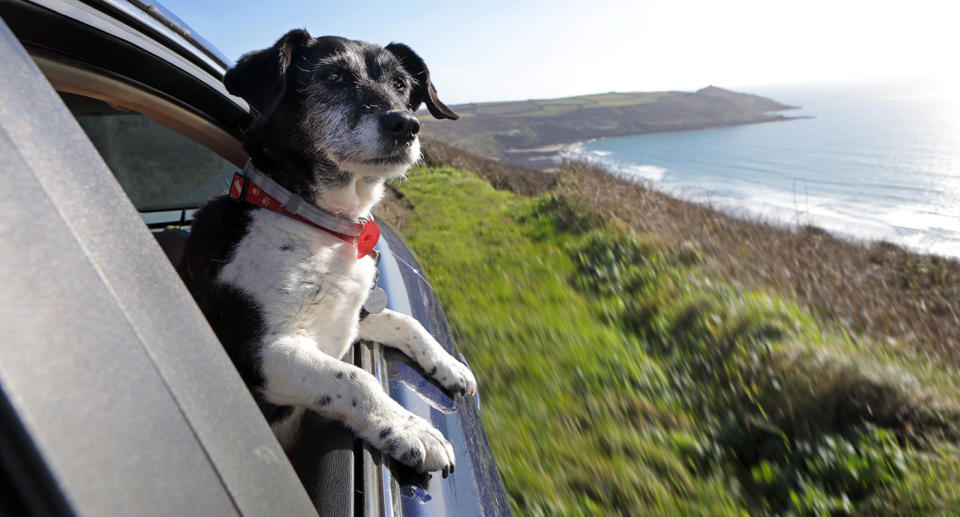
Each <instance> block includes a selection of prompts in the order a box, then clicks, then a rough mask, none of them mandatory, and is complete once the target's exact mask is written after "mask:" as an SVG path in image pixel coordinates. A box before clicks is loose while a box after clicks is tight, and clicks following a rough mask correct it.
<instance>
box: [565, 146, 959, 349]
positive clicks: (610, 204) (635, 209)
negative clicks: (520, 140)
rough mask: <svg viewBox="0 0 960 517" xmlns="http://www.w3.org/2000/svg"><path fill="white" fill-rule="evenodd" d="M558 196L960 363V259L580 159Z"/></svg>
mask: <svg viewBox="0 0 960 517" xmlns="http://www.w3.org/2000/svg"><path fill="white" fill-rule="evenodd" d="M561 177H562V181H561V184H560V186H559V187H558V190H559V191H560V192H563V193H568V194H569V195H571V196H572V199H575V200H579V202H580V203H583V204H584V205H585V206H589V207H592V209H594V210H602V211H604V212H606V213H608V214H609V215H614V216H616V217H617V218H619V219H621V220H623V221H624V222H625V223H627V224H628V225H630V226H631V227H633V228H634V229H635V230H637V231H639V232H642V233H647V234H650V235H654V236H657V238H659V239H661V240H662V241H663V243H664V244H665V245H667V246H669V247H671V248H674V249H681V248H683V249H685V250H687V251H688V252H691V253H698V254H700V255H701V256H702V259H703V269H704V271H705V272H706V273H707V274H708V275H710V276H713V277H716V278H723V279H725V280H726V281H727V282H737V283H741V284H743V285H745V286H747V287H767V288H772V289H774V290H776V291H778V292H781V293H783V294H787V295H788V296H790V297H795V298H796V299H797V300H798V301H800V302H801V303H802V304H805V305H807V306H809V307H810V308H812V309H814V310H815V311H816V313H817V314H819V315H821V316H825V317H827V318H830V319H831V320H834V321H836V322H838V323H840V324H841V325H843V326H844V327H846V328H848V329H849V330H850V331H851V334H855V333H861V332H862V333H866V334H868V335H871V336H874V337H876V338H880V339H886V338H894V339H897V340H902V341H905V342H907V343H911V344H914V345H916V346H918V347H920V348H921V349H923V350H925V351H928V352H930V353H933V354H936V355H937V356H939V357H941V358H942V359H944V360H948V361H951V362H952V363H953V364H955V365H958V366H960V262H958V261H956V260H951V259H945V258H942V257H938V256H935V255H923V254H918V253H912V252H909V251H906V250H904V249H902V248H899V247H897V246H894V245H892V244H889V243H883V242H879V243H873V244H858V243H852V242H848V241H844V240H841V239H838V238H836V237H833V236H831V235H829V234H828V233H826V232H824V231H823V230H820V229H819V228H814V227H810V226H805V227H801V228H798V229H789V228H783V227H778V226H773V225H769V224H763V223H760V222H751V221H744V220H741V219H737V218H734V217H730V216H728V215H725V214H722V213H720V212H718V211H716V210H713V209H711V208H709V207H704V206H700V205H695V204H692V203H688V202H684V201H680V200H677V199H674V198H671V197H669V196H666V195H663V194H660V193H658V192H655V191H653V190H651V189H650V188H649V187H647V186H643V185H637V184H634V183H631V182H628V181H625V180H622V179H619V178H615V177H613V176H610V175H609V174H607V173H605V172H604V171H602V170H600V169H597V168H595V167H591V166H587V165H583V164H577V163H571V164H567V165H566V166H565V167H564V168H563V169H562V171H561Z"/></svg>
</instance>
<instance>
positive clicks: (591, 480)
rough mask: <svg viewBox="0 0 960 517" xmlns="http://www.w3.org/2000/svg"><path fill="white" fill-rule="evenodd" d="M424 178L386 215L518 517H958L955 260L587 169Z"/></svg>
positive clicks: (436, 164)
mask: <svg viewBox="0 0 960 517" xmlns="http://www.w3.org/2000/svg"><path fill="white" fill-rule="evenodd" d="M426 162H427V166H425V167H420V168H417V169H415V170H414V171H413V172H412V173H411V174H412V176H413V178H412V181H410V182H409V183H406V182H404V183H400V184H397V185H396V186H395V188H393V189H392V190H391V192H392V193H393V194H394V195H393V196H391V199H388V203H386V204H385V205H384V210H382V211H381V212H380V213H379V214H378V215H379V216H380V217H382V218H383V219H385V220H387V221H390V222H393V223H395V224H396V223H399V229H400V230H401V231H402V232H403V234H404V235H405V237H406V238H407V239H408V242H409V243H410V245H411V246H412V247H413V249H414V250H415V251H416V253H417V255H418V256H419V260H420V261H421V264H422V266H423V269H424V270H425V271H426V272H427V274H428V275H429V276H430V278H431V280H432V282H433V286H434V288H435V289H436V292H437V294H438V296H439V297H440V300H441V302H442V303H443V305H444V310H445V313H446V315H447V319H448V322H449V324H450V327H451V330H452V331H453V334H454V338H455V340H456V342H457V344H458V347H459V349H460V350H461V351H462V352H463V353H464V354H465V356H466V357H467V358H468V360H469V361H470V365H471V367H472V368H473V370H474V371H475V373H476V374H477V378H478V379H479V380H480V384H481V393H482V398H483V400H484V413H483V419H484V426H485V428H486V430H487V432H488V433H489V434H488V436H489V437H490V440H491V446H492V449H493V452H494V456H495V457H496V458H497V463H498V466H499V469H500V472H501V475H502V477H503V480H504V483H505V486H506V488H507V491H508V495H509V497H510V500H511V505H512V507H513V509H514V512H515V513H516V514H518V515H612V514H621V515H641V514H650V515H747V514H750V515H817V516H820V515H864V514H870V515H944V514H948V513H950V512H951V511H952V510H953V509H955V508H957V507H958V505H960V495H957V494H958V492H957V487H958V486H960V377H958V375H957V374H958V371H960V370H958V368H957V366H958V361H960V353H958V352H957V350H958V349H957V337H958V324H957V314H958V312H960V310H958V309H960V308H958V296H957V295H958V293H957V289H958V285H957V284H958V282H960V264H958V262H957V261H952V260H946V259H942V258H938V257H933V256H926V255H918V254H913V253H909V252H906V251H904V250H902V249H899V248H897V247H895V246H892V245H889V244H875V245H869V246H864V245H858V244H854V243H849V242H844V241H841V240H838V239H836V238H833V237H831V236H830V235H828V234H826V233H825V232H823V231H821V230H817V229H815V228H809V227H806V228H799V229H796V230H791V229H788V228H782V227H775V226H770V225H766V224H762V223H759V222H749V221H744V220H740V219H736V218H733V217H730V216H727V215H724V214H722V213H719V212H717V211H715V210H711V209H710V208H707V207H702V206H698V205H694V204H691V203H686V202H683V201H680V200H677V199H673V198H670V197H668V196H665V195H662V194H659V193H657V192H655V191H652V190H651V189H649V188H647V187H645V186H642V185H636V184H633V183H630V182H626V181H623V180H619V179H617V178H614V177H611V176H609V175H608V174H606V173H605V172H603V171H601V170H598V169H595V168H591V167H589V166H585V165H582V164H575V163H572V164H566V165H565V166H564V167H562V168H561V170H560V172H559V173H557V174H546V173H541V172H538V171H533V170H528V169H523V168H520V167H510V166H505V165H503V164H501V163H498V162H495V161H491V160H486V159H483V158H478V157H475V156H471V155H469V154H467V153H463V152H461V151H458V150H456V149H452V148H450V147H447V146H443V145H438V144H434V143H428V144H427V146H426ZM451 166H452V167H451ZM471 171H475V172H476V173H477V174H474V172H471ZM478 176H479V177H478ZM491 184H492V185H496V187H497V188H498V189H500V190H499V191H497V190H494V189H493V188H491ZM507 191H512V192H507ZM478 307H482V308H483V310H477V308H478ZM918 351H919V353H918ZM940 357H944V358H948V359H949V361H942V360H940Z"/></svg>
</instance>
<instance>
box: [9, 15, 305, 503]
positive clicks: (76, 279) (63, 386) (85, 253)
mask: <svg viewBox="0 0 960 517" xmlns="http://www.w3.org/2000/svg"><path fill="white" fill-rule="evenodd" d="M0 62H2V63H3V65H4V68H3V74H0V156H3V157H4V158H3V160H0V191H2V192H3V193H4V195H3V196H2V198H0V210H2V213H3V214H4V217H3V218H0V257H2V259H0V263H2V264H3V267H2V269H0V282H2V285H3V286H4V288H3V289H0V293H2V294H0V333H2V335H3V336H4V337H3V338H2V339H0V389H2V397H0V401H2V403H0V417H2V421H0V425H2V437H3V440H2V444H0V467H2V470H3V481H5V482H7V483H10V485H5V486H8V487H9V486H12V487H15V489H14V490H9V489H7V490H5V491H4V493H3V498H2V499H3V506H2V507H3V508H4V511H7V512H9V513H12V514H20V511H23V512H24V514H40V515H42V514H56V515H69V514H82V515H233V514H245V515H276V514H277V513H282V514H286V515H313V514H315V510H314V509H313V507H312V505H311V503H310V500H309V499H308V498H307V496H306V494H305V493H304V491H303V489H302V487H301V485H300V484H299V482H298V480H297V477H296V475H295V473H294V472H293V470H292V469H291V467H290V464H289V462H287V461H286V459H285V458H284V457H283V452H282V450H280V448H279V446H278V445H277V443H276V440H275V439H274V438H273V436H272V433H271V432H270V430H269V428H268V427H267V425H266V424H265V422H263V419H262V418H260V415H259V414H258V409H257V407H256V405H255V403H254V402H253V400H252V398H251V397H250V396H249V393H247V391H246V389H245V388H244V386H243V384H242V381H241V380H240V378H239V376H238V375H237V373H236V371H235V370H234V369H233V367H232V365H231V364H230V362H229V359H228V358H227V357H226V354H225V353H224V352H223V350H222V348H221V347H220V345H219V343H218V342H217V340H216V337H215V336H214V335H213V333H212V332H211V331H210V329H209V327H208V326H207V324H206V322H205V321H204V319H203V316H202V315H201V314H200V312H199V310H197V308H196V306H195V305H194V304H193V303H192V300H191V299H190V297H189V294H188V293H187V291H186V289H185V288H184V287H183V285H182V283H181V282H180V281H179V278H178V277H177V276H176V273H175V272H174V270H173V268H172V267H171V266H170V264H169V262H168V261H167V259H166V257H164V255H163V253H162V252H161V251H160V249H159V248H158V247H157V246H156V245H155V244H154V242H153V237H152V236H151V235H150V233H149V231H148V230H147V228H146V226H145V225H144V224H143V221H142V219H141V218H140V217H139V215H138V213H137V212H136V210H135V209H134V207H133V206H132V205H131V203H130V201H129V200H128V199H127V197H126V196H125V195H124V193H123V190H122V189H121V188H120V186H119V185H118V184H117V182H116V180H115V179H114V176H113V175H112V174H111V173H110V171H109V170H108V169H107V167H106V166H105V164H104V162H103V161H102V159H101V158H100V156H99V155H98V154H97V152H96V151H95V150H94V148H93V147H92V146H91V144H90V142H89V140H87V138H86V137H85V136H84V134H83V132H82V131H81V129H80V127H79V126H78V124H77V122H76V121H75V120H74V118H73V116H72V115H71V114H70V113H69V112H68V111H67V110H66V108H65V107H64V105H63V103H62V101H61V99H60V97H59V96H58V95H57V93H56V92H55V91H54V90H53V89H52V88H51V87H50V85H49V83H48V82H47V80H46V79H45V78H44V76H43V75H42V74H41V73H40V71H39V70H38V68H37V67H36V65H35V64H34V62H33V60H32V59H31V58H30V57H29V56H28V55H27V53H26V52H25V51H24V49H23V48H22V46H21V45H20V44H19V43H18V41H17V38H16V37H14V35H13V34H12V33H11V32H10V31H9V29H8V28H7V26H6V25H5V24H3V23H0Z"/></svg>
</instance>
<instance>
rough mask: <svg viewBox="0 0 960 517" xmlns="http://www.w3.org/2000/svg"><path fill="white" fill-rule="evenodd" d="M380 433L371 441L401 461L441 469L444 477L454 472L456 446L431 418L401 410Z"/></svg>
mask: <svg viewBox="0 0 960 517" xmlns="http://www.w3.org/2000/svg"><path fill="white" fill-rule="evenodd" d="M376 433H377V434H376V436H375V437H374V438H372V439H370V442H371V443H373V444H374V446H376V447H377V448H378V449H380V450H381V451H383V452H384V453H386V454H388V455H389V456H390V457H392V458H393V459H395V460H397V461H399V462H400V463H403V464H405V465H409V466H411V467H413V468H415V469H417V470H418V471H420V472H427V471H432V470H439V471H441V472H442V473H443V477H447V474H448V473H450V472H453V468H454V466H455V464H456V462H455V460H454V456H453V447H452V446H451V445H450V442H448V441H447V439H446V438H444V437H443V435H442V434H441V433H440V431H438V430H437V429H436V428H435V427H433V426H432V425H430V422H427V421H426V420H424V419H422V418H420V417H418V416H416V415H413V414H410V413H406V414H400V415H397V418H394V419H392V421H391V422H390V423H387V424H385V425H384V426H383V427H382V428H380V429H379V430H377V431H376Z"/></svg>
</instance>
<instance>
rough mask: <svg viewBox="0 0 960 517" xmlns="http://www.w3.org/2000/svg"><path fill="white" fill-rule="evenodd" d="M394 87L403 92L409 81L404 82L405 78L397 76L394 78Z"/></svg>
mask: <svg viewBox="0 0 960 517" xmlns="http://www.w3.org/2000/svg"><path fill="white" fill-rule="evenodd" d="M393 87H394V88H396V89H397V90H398V91H401V92H402V91H403V90H404V89H405V88H406V87H407V83H405V82H403V79H400V78H399V77H397V78H396V79H394V80H393Z"/></svg>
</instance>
